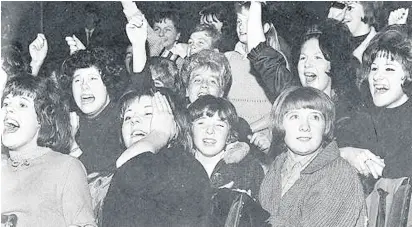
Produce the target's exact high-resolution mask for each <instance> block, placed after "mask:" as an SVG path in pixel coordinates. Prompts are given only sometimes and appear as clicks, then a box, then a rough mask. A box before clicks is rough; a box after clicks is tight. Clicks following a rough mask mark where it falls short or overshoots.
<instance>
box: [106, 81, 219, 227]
mask: <svg viewBox="0 0 412 227" xmlns="http://www.w3.org/2000/svg"><path fill="white" fill-rule="evenodd" d="M122 100H123V102H122V103H123V105H122V141H123V143H124V145H125V147H126V148H129V147H130V146H134V149H135V150H138V151H140V153H139V154H136V153H134V154H133V156H132V157H127V155H126V154H124V155H122V156H123V157H122V156H121V157H120V159H119V160H118V162H117V167H118V169H117V171H116V172H115V174H114V176H113V179H112V182H111V185H110V188H109V191H108V194H107V197H106V199H105V202H104V206H103V222H102V226H202V224H205V223H207V217H208V215H207V214H208V209H209V201H210V198H211V190H210V183H209V179H208V177H207V174H206V173H205V171H204V170H203V167H202V166H201V165H200V163H199V162H197V161H196V159H195V158H194V156H193V154H192V153H190V151H191V139H190V133H189V131H188V129H187V127H185V126H186V125H187V116H186V115H185V112H184V109H185V108H184V106H182V105H179V103H178V102H176V101H175V99H174V98H172V96H171V93H170V92H169V91H167V90H166V89H165V88H163V89H162V88H159V90H158V91H156V90H153V89H147V88H142V89H140V90H134V91H130V92H127V93H126V94H125V95H124V96H123V98H122ZM124 156H126V158H124Z"/></svg>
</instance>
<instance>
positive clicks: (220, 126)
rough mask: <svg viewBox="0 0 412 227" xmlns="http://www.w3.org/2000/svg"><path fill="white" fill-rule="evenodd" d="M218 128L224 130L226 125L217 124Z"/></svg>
mask: <svg viewBox="0 0 412 227" xmlns="http://www.w3.org/2000/svg"><path fill="white" fill-rule="evenodd" d="M216 126H217V127H219V128H224V127H225V126H226V125H224V124H217V125H216Z"/></svg>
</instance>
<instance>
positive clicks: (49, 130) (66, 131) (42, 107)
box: [2, 72, 71, 154]
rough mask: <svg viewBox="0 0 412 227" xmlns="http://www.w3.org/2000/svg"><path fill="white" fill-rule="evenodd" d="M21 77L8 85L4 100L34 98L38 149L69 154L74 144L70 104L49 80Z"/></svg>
mask: <svg viewBox="0 0 412 227" xmlns="http://www.w3.org/2000/svg"><path fill="white" fill-rule="evenodd" d="M19 74H20V75H15V76H14V77H13V79H11V80H10V81H9V82H7V84H6V88H5V90H4V96H3V99H4V97H6V96H7V95H12V96H25V97H29V98H32V99H33V101H34V109H35V111H36V115H37V120H38V122H39V124H40V131H39V136H38V138H37V145H39V146H42V147H49V148H51V149H53V150H55V151H58V152H62V153H65V154H67V153H69V151H70V144H71V126H70V117H69V108H68V105H67V103H66V102H64V101H62V100H63V99H62V98H61V96H60V95H61V92H60V90H59V89H58V86H56V84H55V82H54V81H53V80H51V79H49V78H44V77H33V76H31V75H30V74H28V73H27V72H21V73H19ZM2 101H3V100H2Z"/></svg>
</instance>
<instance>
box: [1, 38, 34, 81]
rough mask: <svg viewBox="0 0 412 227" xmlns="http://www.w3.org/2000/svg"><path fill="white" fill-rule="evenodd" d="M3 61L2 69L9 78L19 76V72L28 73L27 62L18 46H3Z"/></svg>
mask: <svg viewBox="0 0 412 227" xmlns="http://www.w3.org/2000/svg"><path fill="white" fill-rule="evenodd" d="M1 59H2V60H3V64H2V65H1V67H2V68H3V70H4V71H5V72H6V73H7V75H8V76H9V77H10V76H12V75H17V74H19V72H25V71H28V64H27V61H26V59H25V58H24V57H23V54H22V52H21V50H20V49H19V48H18V47H17V46H14V45H7V46H3V47H2V48H1Z"/></svg>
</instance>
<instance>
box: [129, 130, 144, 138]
mask: <svg viewBox="0 0 412 227" xmlns="http://www.w3.org/2000/svg"><path fill="white" fill-rule="evenodd" d="M146 135H147V133H145V132H143V131H142V130H135V131H133V132H132V133H131V137H132V138H133V137H145V136H146Z"/></svg>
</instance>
